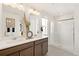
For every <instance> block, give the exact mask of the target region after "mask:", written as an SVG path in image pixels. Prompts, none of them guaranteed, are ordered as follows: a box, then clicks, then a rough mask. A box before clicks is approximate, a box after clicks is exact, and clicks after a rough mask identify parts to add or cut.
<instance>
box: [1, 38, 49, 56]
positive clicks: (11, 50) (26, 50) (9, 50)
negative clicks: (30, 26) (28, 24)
mask: <svg viewBox="0 0 79 59" xmlns="http://www.w3.org/2000/svg"><path fill="white" fill-rule="evenodd" d="M47 52H48V37H41V38H33V39H27V40H25V39H23V40H15V41H13V42H12V43H9V42H8V43H6V44H4V43H3V46H2V47H0V56H43V55H46V53H47Z"/></svg>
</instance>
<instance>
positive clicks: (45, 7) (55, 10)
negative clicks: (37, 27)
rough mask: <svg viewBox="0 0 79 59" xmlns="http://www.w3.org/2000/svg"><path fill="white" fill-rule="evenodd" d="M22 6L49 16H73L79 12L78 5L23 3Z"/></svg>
mask: <svg viewBox="0 0 79 59" xmlns="http://www.w3.org/2000/svg"><path fill="white" fill-rule="evenodd" d="M23 5H24V6H25V7H27V6H28V7H31V8H34V9H36V10H38V11H40V12H42V13H47V14H50V15H51V16H61V15H65V14H73V13H74V12H75V11H77V10H79V4H78V3H23Z"/></svg>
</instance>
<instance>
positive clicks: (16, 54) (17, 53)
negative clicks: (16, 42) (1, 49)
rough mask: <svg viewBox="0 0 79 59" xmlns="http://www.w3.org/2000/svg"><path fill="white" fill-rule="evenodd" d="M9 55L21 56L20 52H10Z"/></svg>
mask: <svg viewBox="0 0 79 59" xmlns="http://www.w3.org/2000/svg"><path fill="white" fill-rule="evenodd" d="M8 56H19V52H15V53H12V54H9V55H8Z"/></svg>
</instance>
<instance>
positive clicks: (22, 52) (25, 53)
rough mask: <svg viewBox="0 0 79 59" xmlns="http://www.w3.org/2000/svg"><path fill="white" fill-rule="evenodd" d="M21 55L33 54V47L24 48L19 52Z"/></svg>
mask: <svg viewBox="0 0 79 59" xmlns="http://www.w3.org/2000/svg"><path fill="white" fill-rule="evenodd" d="M20 55H21V56H33V47H30V48H27V49H24V50H22V51H21V52H20Z"/></svg>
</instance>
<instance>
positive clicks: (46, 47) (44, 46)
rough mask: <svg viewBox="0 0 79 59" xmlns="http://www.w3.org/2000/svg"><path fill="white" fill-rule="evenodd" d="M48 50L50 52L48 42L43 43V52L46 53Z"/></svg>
mask: <svg viewBox="0 0 79 59" xmlns="http://www.w3.org/2000/svg"><path fill="white" fill-rule="evenodd" d="M47 52H48V42H43V43H42V54H43V55H46V53H47Z"/></svg>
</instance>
